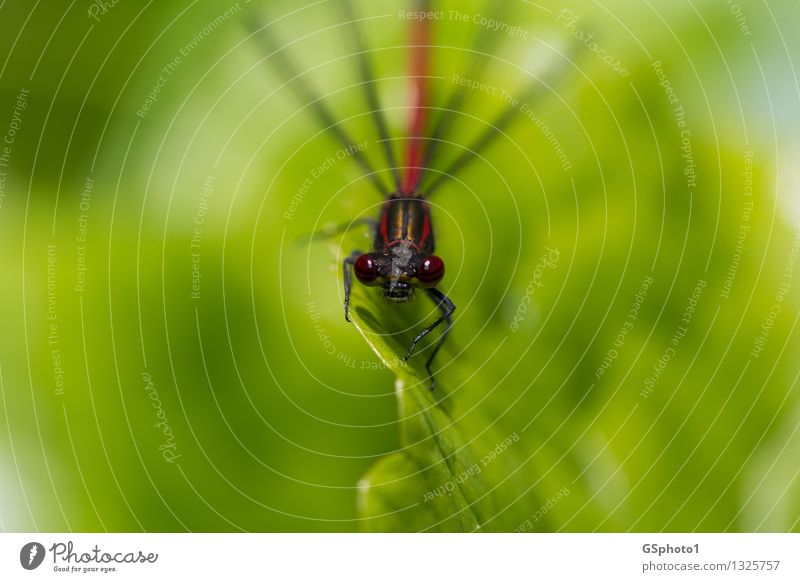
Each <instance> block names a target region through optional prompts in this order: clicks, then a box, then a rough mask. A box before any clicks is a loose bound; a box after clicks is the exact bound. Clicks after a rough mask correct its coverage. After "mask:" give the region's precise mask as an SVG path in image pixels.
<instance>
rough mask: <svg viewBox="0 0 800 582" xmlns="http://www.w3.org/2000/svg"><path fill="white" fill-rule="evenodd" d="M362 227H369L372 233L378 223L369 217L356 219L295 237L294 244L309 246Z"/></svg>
mask: <svg viewBox="0 0 800 582" xmlns="http://www.w3.org/2000/svg"><path fill="white" fill-rule="evenodd" d="M362 225H367V226H369V227H370V229H371V230H372V231H374V230H375V229H376V228H377V226H378V221H377V220H375V219H374V218H372V217H371V216H369V217H367V216H365V217H362V218H356V219H355V220H351V221H350V222H346V223H342V224H337V225H335V226H333V227H332V228H323V229H322V230H315V231H314V232H310V233H307V234H304V235H302V236H299V237H297V240H295V244H297V245H300V246H305V245H307V244H311V243H314V242H319V241H322V240H327V239H329V238H333V237H335V236H338V235H340V234H342V233H344V232H347V231H348V230H350V229H351V228H357V227H359V226H362Z"/></svg>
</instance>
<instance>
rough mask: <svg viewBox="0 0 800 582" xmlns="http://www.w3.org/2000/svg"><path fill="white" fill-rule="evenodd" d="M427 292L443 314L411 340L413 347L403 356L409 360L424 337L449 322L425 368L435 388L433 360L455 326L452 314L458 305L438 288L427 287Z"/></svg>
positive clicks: (432, 386)
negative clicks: (432, 369)
mask: <svg viewBox="0 0 800 582" xmlns="http://www.w3.org/2000/svg"><path fill="white" fill-rule="evenodd" d="M425 292H426V293H427V294H428V297H430V298H431V301H433V302H434V303H435V304H436V307H438V308H439V311H441V312H442V316H441V317H440V318H439V319H437V320H436V321H434V322H433V323H432V324H430V325H429V326H428V327H426V328H425V329H423V330H422V331H421V332H419V333H418V334H417V337H415V338H414V341H413V342H411V347H410V348H409V350H408V353H407V354H406V357H405V358H403V361H406V360H408V358H410V357H411V354H412V353H413V352H414V348H415V347H416V345H417V343H419V341H420V340H421V339H422V338H424V337H425V336H426V335H428V334H429V333H430V332H431V331H433V330H434V329H435V328H436V327H437V326H439V325H440V324H441V323H442V322H447V324H446V326H445V330H444V333H442V335H441V337H440V338H439V341H438V342H437V343H436V347H435V348H433V352H432V353H431V355H430V356H429V357H428V361H427V362H426V363H425V369H426V370H427V371H428V375H429V377H430V379H431V390H433V388H434V387H435V386H436V383H435V382H434V379H433V372H432V371H431V362H433V358H434V356H436V353H437V352H438V351H439V348H441V347H442V344H443V343H444V341H445V339H446V338H447V334H448V333H449V332H450V328H451V327H452V326H453V320H452V318H451V316H452V315H453V312H454V311H455V310H456V306H455V303H453V302H452V301H451V300H450V298H449V297H448V296H447V295H445V294H444V293H442V292H441V291H439V290H438V289H426V290H425Z"/></svg>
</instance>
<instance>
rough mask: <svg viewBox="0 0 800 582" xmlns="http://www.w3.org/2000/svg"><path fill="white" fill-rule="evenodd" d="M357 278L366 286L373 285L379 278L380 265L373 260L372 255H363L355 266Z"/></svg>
mask: <svg viewBox="0 0 800 582" xmlns="http://www.w3.org/2000/svg"><path fill="white" fill-rule="evenodd" d="M353 270H354V271H355V273H356V277H357V278H358V280H359V281H361V282H362V283H363V284H364V285H372V284H374V283H375V280H376V279H377V278H378V265H377V264H375V261H374V260H372V255H369V254H366V255H361V256H360V257H358V258H357V259H356V262H355V263H354V264H353Z"/></svg>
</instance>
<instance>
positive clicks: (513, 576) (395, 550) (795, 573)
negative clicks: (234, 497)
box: [0, 534, 800, 582]
mask: <svg viewBox="0 0 800 582" xmlns="http://www.w3.org/2000/svg"><path fill="white" fill-rule="evenodd" d="M799 554H800V534H2V535H0V580H2V581H16V580H51V579H59V580H66V579H70V580H114V581H122V580H169V579H175V578H176V577H183V579H186V578H185V577H186V576H193V577H196V578H193V579H200V580H205V579H213V578H219V577H225V579H227V580H236V581H238V580H281V581H283V580H301V581H313V580H325V581H338V580H347V581H348V582H349V581H354V580H355V581H360V580H370V581H373V580H380V581H381V582H391V581H398V582H399V581H402V582H409V581H425V580H456V581H459V582H460V581H462V580H464V581H468V580H482V581H485V580H536V581H539V580H545V581H548V582H549V581H554V580H569V581H572V580H614V581H625V580H721V581H728V580H759V581H760V580H769V581H775V582H778V581H784V580H786V581H789V580H791V581H797V580H800V568H799V567H798V563H800V558H799V556H798V555H799Z"/></svg>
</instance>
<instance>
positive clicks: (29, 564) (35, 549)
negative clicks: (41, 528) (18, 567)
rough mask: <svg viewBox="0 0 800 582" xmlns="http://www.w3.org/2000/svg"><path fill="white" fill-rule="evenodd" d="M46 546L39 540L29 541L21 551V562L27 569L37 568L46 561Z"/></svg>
mask: <svg viewBox="0 0 800 582" xmlns="http://www.w3.org/2000/svg"><path fill="white" fill-rule="evenodd" d="M44 554H45V551H44V546H43V545H42V544H40V543H39V542H29V543H27V544H25V545H24V546H22V549H21V550H20V551H19V563H20V564H22V567H23V568H25V569H26V570H35V569H36V568H38V567H39V566H41V565H42V562H43V561H44Z"/></svg>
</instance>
